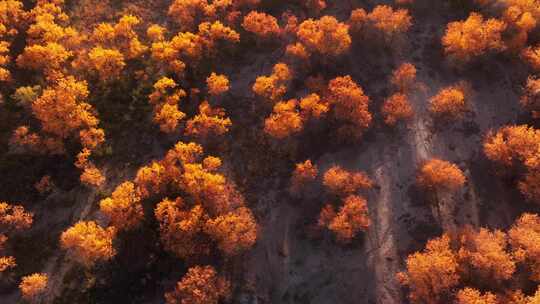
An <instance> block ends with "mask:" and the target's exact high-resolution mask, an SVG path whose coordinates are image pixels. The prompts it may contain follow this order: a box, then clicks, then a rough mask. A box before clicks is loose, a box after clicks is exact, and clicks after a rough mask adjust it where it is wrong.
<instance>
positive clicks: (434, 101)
mask: <svg viewBox="0 0 540 304" xmlns="http://www.w3.org/2000/svg"><path fill="white" fill-rule="evenodd" d="M468 95H469V94H468V92H467V86H466V84H465V83H460V84H457V85H452V86H449V87H446V88H443V89H441V90H440V91H439V92H438V93H437V94H436V95H435V96H433V97H431V99H430V100H429V111H430V112H431V113H432V114H433V115H434V116H437V117H439V118H444V119H448V120H457V119H460V118H462V117H463V115H464V114H465V113H466V112H467V111H468V106H467V99H468Z"/></svg>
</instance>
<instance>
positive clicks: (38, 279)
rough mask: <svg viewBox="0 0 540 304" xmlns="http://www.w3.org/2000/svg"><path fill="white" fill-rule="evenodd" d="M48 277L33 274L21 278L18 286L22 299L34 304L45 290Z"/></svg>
mask: <svg viewBox="0 0 540 304" xmlns="http://www.w3.org/2000/svg"><path fill="white" fill-rule="evenodd" d="M48 281H49V277H48V276H47V275H46V274H44V273H34V274H31V275H28V276H25V277H23V278H22V280H21V283H20V284H19V289H20V291H21V294H22V297H23V299H25V300H27V301H29V302H31V303H35V302H37V301H39V298H40V296H41V295H43V294H44V293H45V291H46V289H47V284H48Z"/></svg>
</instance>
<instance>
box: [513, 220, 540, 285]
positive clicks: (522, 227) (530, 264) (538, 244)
mask: <svg viewBox="0 0 540 304" xmlns="http://www.w3.org/2000/svg"><path fill="white" fill-rule="evenodd" d="M508 237H509V242H510V245H511V247H512V254H513V256H514V257H515V259H516V261H517V262H519V263H522V264H524V265H526V267H527V268H528V269H529V271H530V278H531V279H532V280H533V281H535V282H540V217H538V215H536V214H530V213H525V214H523V215H521V217H519V219H517V220H516V222H515V223H514V225H513V226H512V228H510V230H509V231H508Z"/></svg>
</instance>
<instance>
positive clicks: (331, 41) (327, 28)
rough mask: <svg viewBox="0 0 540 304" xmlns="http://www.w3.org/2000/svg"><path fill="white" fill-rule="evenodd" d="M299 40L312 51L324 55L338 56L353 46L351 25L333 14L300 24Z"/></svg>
mask: <svg viewBox="0 0 540 304" xmlns="http://www.w3.org/2000/svg"><path fill="white" fill-rule="evenodd" d="M296 35H297V37H298V40H299V41H300V42H301V43H302V44H303V45H304V46H306V47H307V48H308V50H309V51H310V52H316V53H319V54H321V55H323V56H338V55H341V54H343V53H345V52H347V51H348V50H349V48H350V46H351V36H350V35H349V26H348V25H347V24H345V23H341V22H339V21H337V20H336V18H334V17H332V16H324V17H322V18H321V19H319V20H313V19H308V20H306V21H304V22H302V23H301V24H300V26H299V27H298V31H297V33H296Z"/></svg>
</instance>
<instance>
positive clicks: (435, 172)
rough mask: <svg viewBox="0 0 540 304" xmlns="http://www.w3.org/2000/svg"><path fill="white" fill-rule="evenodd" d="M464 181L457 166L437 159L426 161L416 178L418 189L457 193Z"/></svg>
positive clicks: (463, 176)
mask: <svg viewBox="0 0 540 304" xmlns="http://www.w3.org/2000/svg"><path fill="white" fill-rule="evenodd" d="M465 180H466V179H465V175H464V174H463V172H462V171H461V169H459V167H458V166H457V165H455V164H452V163H450V162H447V161H444V160H441V159H437V158H433V159H430V160H428V161H426V162H425V163H424V164H423V165H422V166H421V167H420V169H419V171H418V175H417V177H416V182H417V184H418V185H419V186H420V187H422V188H425V189H427V190H431V191H433V190H435V191H452V192H453V191H457V190H459V189H461V188H462V187H463V185H464V184H465Z"/></svg>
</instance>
